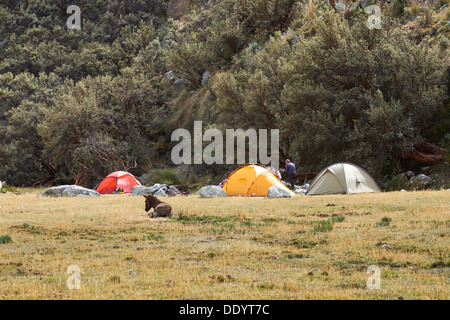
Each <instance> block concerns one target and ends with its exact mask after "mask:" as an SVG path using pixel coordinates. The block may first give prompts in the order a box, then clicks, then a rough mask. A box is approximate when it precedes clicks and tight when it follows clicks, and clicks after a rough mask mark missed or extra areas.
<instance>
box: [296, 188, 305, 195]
mask: <svg viewBox="0 0 450 320" xmlns="http://www.w3.org/2000/svg"><path fill="white" fill-rule="evenodd" d="M306 191H307V189H304V188H295V190H294V192H295V193H298V194H304V193H306Z"/></svg>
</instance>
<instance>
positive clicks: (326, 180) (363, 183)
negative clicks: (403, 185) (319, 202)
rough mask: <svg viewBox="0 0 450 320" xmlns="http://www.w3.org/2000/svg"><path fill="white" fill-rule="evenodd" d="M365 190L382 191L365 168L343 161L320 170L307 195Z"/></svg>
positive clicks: (350, 192) (362, 191) (352, 192)
mask: <svg viewBox="0 0 450 320" xmlns="http://www.w3.org/2000/svg"><path fill="white" fill-rule="evenodd" d="M365 192H381V189H380V187H379V186H378V185H377V183H376V182H375V180H374V179H373V178H372V177H371V176H370V174H368V173H367V172H366V171H365V170H364V169H362V168H361V167H359V166H357V165H354V164H352V163H346V162H341V163H335V164H332V165H330V166H328V167H326V168H325V169H323V170H322V171H320V172H319V174H318V175H317V176H316V178H315V179H314V180H313V182H312V183H311V186H310V187H309V188H308V190H307V191H306V195H320V194H340V193H343V194H355V193H365Z"/></svg>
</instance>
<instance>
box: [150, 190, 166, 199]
mask: <svg viewBox="0 0 450 320" xmlns="http://www.w3.org/2000/svg"><path fill="white" fill-rule="evenodd" d="M166 191H167V188H160V189H158V191H156V192H155V193H153V195H154V196H155V197H167V193H166Z"/></svg>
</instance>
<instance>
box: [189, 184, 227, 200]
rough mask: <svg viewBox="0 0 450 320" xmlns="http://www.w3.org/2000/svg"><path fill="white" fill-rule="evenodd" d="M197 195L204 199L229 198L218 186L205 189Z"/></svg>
mask: <svg viewBox="0 0 450 320" xmlns="http://www.w3.org/2000/svg"><path fill="white" fill-rule="evenodd" d="M196 194H198V195H200V197H202V198H225V197H226V196H227V194H226V192H225V190H223V189H222V188H221V187H218V186H206V187H203V188H201V189H200V190H199V191H197V192H196Z"/></svg>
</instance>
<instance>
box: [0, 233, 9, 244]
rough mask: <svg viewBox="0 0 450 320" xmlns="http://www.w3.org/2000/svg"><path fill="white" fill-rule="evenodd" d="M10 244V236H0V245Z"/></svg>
mask: <svg viewBox="0 0 450 320" xmlns="http://www.w3.org/2000/svg"><path fill="white" fill-rule="evenodd" d="M10 242H12V239H11V237H10V236H8V235H5V236H0V243H2V244H4V243H10Z"/></svg>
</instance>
